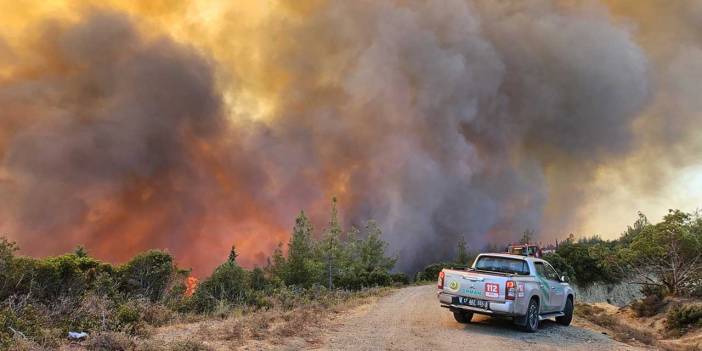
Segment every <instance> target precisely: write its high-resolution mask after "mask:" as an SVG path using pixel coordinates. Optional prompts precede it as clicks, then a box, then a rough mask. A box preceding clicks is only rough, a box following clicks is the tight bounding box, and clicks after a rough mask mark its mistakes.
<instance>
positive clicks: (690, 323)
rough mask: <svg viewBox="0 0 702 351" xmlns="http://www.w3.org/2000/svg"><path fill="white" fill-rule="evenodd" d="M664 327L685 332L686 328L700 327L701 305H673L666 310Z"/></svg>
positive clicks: (701, 318) (701, 322) (701, 325)
mask: <svg viewBox="0 0 702 351" xmlns="http://www.w3.org/2000/svg"><path fill="white" fill-rule="evenodd" d="M666 317H667V318H666V327H667V328H668V329H669V330H678V331H680V332H683V333H684V332H686V331H687V330H688V329H691V328H695V327H702V305H699V304H694V305H681V306H675V307H673V308H671V309H670V310H669V311H668V315H667V316H666Z"/></svg>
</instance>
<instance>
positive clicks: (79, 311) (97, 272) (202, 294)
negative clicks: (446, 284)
mask: <svg viewBox="0 0 702 351" xmlns="http://www.w3.org/2000/svg"><path fill="white" fill-rule="evenodd" d="M18 249H19V248H18V246H17V245H16V244H15V243H14V242H11V241H9V240H7V239H6V238H0V348H3V347H7V346H8V345H10V343H11V342H12V340H13V338H15V337H16V335H15V334H16V333H20V334H21V335H22V336H23V337H28V338H31V339H32V340H51V339H52V338H51V337H49V336H47V335H45V334H46V333H55V334H56V333H57V334H56V335H64V336H65V335H66V332H68V331H69V330H79V331H88V332H90V331H112V330H114V331H121V332H127V333H130V334H134V333H139V331H140V330H142V329H143V328H142V327H141V326H143V325H144V323H148V324H151V325H158V324H159V322H158V321H159V320H160V319H161V318H159V317H157V316H166V315H172V314H174V313H175V314H188V313H196V314H201V313H213V312H215V311H216V310H223V309H224V310H226V309H230V308H234V307H236V306H250V307H253V308H267V307H268V306H271V305H272V304H281V303H284V302H281V301H285V300H286V299H287V300H290V299H295V298H299V297H300V296H309V297H310V298H312V299H314V298H317V297H320V296H322V297H323V295H324V294H323V291H330V290H331V289H334V290H338V289H345V290H360V289H363V288H367V287H375V286H387V285H391V284H396V283H400V284H402V283H407V282H408V279H407V277H406V276H405V275H404V274H393V273H391V270H392V269H393V267H394V265H395V262H396V261H397V256H391V255H389V254H388V253H387V243H386V242H385V241H383V240H382V231H381V230H380V228H379V226H378V225H377V224H376V223H375V222H374V221H372V220H369V221H367V222H366V223H365V224H364V225H363V226H362V227H360V228H357V227H351V228H350V229H348V230H346V231H345V230H344V229H343V228H342V226H341V224H340V221H339V219H338V212H337V203H336V199H334V200H333V201H332V208H331V214H330V219H329V222H328V225H327V226H326V227H325V228H324V229H323V230H322V231H321V233H315V230H314V228H313V226H312V223H311V222H310V220H309V218H308V217H307V216H306V215H305V213H304V212H301V213H300V214H299V216H298V217H297V218H296V220H295V225H294V227H293V229H292V233H291V236H290V239H289V242H288V243H287V255H286V254H284V253H283V245H282V244H280V245H279V246H278V248H277V249H276V250H275V252H274V253H273V255H272V256H271V257H270V258H269V260H268V263H267V264H266V265H265V266H264V267H257V268H254V269H251V270H249V269H245V268H243V267H241V266H240V265H239V264H238V263H237V260H236V259H237V256H238V253H237V251H236V248H235V246H232V248H231V250H230V253H229V256H228V257H227V258H226V260H224V262H223V263H222V264H221V265H220V266H218V267H217V268H216V269H215V270H214V271H213V272H212V274H211V275H210V276H208V277H206V278H204V279H203V280H202V281H201V282H200V283H199V285H198V286H197V288H196V289H195V291H194V293H193V294H192V295H189V294H186V290H187V289H188V286H187V280H188V277H189V276H190V271H189V270H186V269H182V268H180V267H178V266H177V265H176V263H175V260H174V258H173V256H172V255H170V254H169V253H168V252H165V251H161V250H149V251H147V252H143V253H140V254H138V255H136V256H134V257H133V258H132V259H131V260H129V261H128V262H126V263H124V264H120V265H114V264H110V263H106V262H102V261H100V260H98V259H96V258H94V257H91V256H90V255H89V254H88V252H87V251H86V250H85V249H84V248H83V247H78V248H77V249H76V250H75V251H74V252H71V253H67V254H64V255H60V256H56V257H47V258H32V257H25V256H21V255H17V251H18ZM320 294H321V295H320ZM56 335H54V336H53V339H54V340H55V339H57V338H58V339H60V337H57V336H56Z"/></svg>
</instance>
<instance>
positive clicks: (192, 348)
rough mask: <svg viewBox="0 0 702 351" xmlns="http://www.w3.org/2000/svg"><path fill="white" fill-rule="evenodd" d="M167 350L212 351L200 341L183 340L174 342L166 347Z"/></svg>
mask: <svg viewBox="0 0 702 351" xmlns="http://www.w3.org/2000/svg"><path fill="white" fill-rule="evenodd" d="M168 346H169V347H168V349H169V350H171V351H209V350H212V348H211V347H209V346H207V345H206V344H205V343H203V342H202V341H196V340H183V341H176V342H173V343H171V344H169V345H168Z"/></svg>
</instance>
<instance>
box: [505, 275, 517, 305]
mask: <svg viewBox="0 0 702 351" xmlns="http://www.w3.org/2000/svg"><path fill="white" fill-rule="evenodd" d="M505 288H506V289H505V299H507V300H514V298H515V296H517V284H515V283H514V281H512V280H508V281H507V283H505Z"/></svg>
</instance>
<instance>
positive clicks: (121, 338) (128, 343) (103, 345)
mask: <svg viewBox="0 0 702 351" xmlns="http://www.w3.org/2000/svg"><path fill="white" fill-rule="evenodd" d="M135 347H136V343H135V342H134V340H133V339H132V338H130V337H129V335H127V334H124V333H115V332H102V333H97V334H95V335H91V336H90V337H88V340H87V341H86V344H85V348H86V349H88V350H90V351H127V350H132V349H134V348H135Z"/></svg>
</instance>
